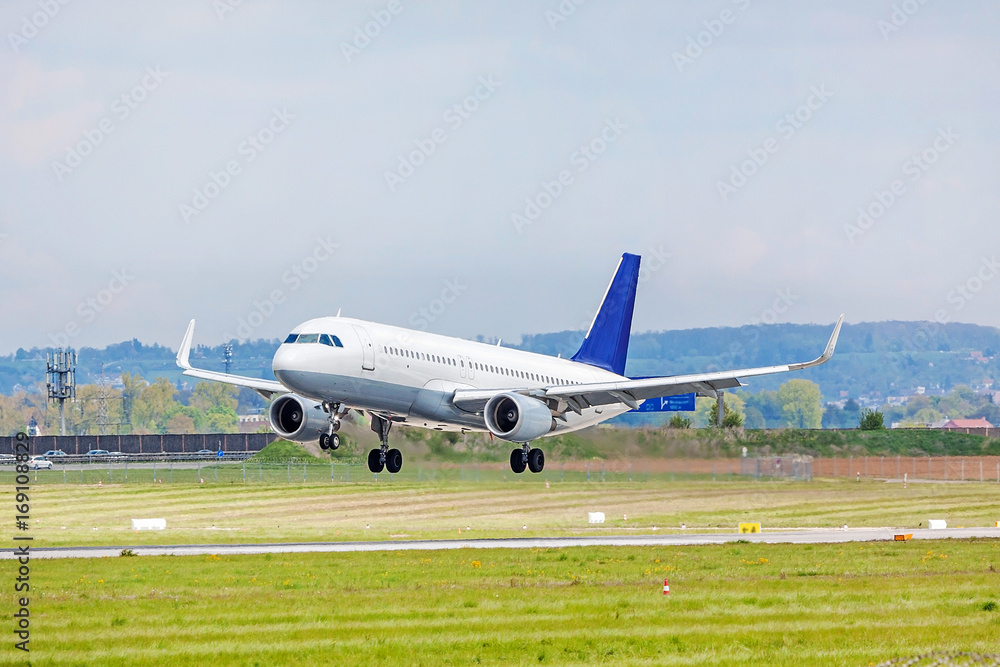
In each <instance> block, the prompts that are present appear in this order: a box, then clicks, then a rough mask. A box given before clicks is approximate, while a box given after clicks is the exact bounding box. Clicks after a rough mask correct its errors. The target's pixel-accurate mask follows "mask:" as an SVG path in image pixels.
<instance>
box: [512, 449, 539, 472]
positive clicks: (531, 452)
mask: <svg viewBox="0 0 1000 667" xmlns="http://www.w3.org/2000/svg"><path fill="white" fill-rule="evenodd" d="M525 468H527V469H528V470H530V471H531V472H542V470H543V469H544V468H545V453H544V452H543V451H542V450H540V449H537V448H534V449H533V448H530V447H529V445H528V443H526V442H525V443H524V444H522V445H521V448H520V449H514V450H511V452H510V469H511V470H513V471H514V472H516V473H517V474H521V473H522V472H524V469H525Z"/></svg>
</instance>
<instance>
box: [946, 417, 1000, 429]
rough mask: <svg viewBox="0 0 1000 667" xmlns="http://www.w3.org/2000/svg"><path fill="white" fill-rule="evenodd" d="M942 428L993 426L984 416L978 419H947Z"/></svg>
mask: <svg viewBox="0 0 1000 667" xmlns="http://www.w3.org/2000/svg"><path fill="white" fill-rule="evenodd" d="M941 428H943V429H948V430H951V429H958V428H960V429H966V428H993V424H991V423H989V422H988V421H986V418H985V417H980V418H979V419H949V420H948V421H946V422H945V423H944V426H942V427H941Z"/></svg>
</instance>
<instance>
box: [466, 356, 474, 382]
mask: <svg viewBox="0 0 1000 667" xmlns="http://www.w3.org/2000/svg"><path fill="white" fill-rule="evenodd" d="M465 363H467V364H469V379H470V380H471V379H473V378H474V377H476V365H475V364H474V363H472V357H466V358H465Z"/></svg>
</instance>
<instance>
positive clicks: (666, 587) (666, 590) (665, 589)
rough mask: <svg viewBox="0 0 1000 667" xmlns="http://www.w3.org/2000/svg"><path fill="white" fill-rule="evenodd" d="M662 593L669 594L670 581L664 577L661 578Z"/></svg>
mask: <svg viewBox="0 0 1000 667" xmlns="http://www.w3.org/2000/svg"><path fill="white" fill-rule="evenodd" d="M663 594H664V595H670V582H669V581H667V580H666V579H664V580H663Z"/></svg>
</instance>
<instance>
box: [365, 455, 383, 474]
mask: <svg viewBox="0 0 1000 667" xmlns="http://www.w3.org/2000/svg"><path fill="white" fill-rule="evenodd" d="M384 467H385V466H384V465H383V463H382V452H381V451H380V450H378V449H373V450H371V451H370V452H368V469H369V470H371V471H372V472H373V473H375V474H376V475H377V474H378V473H380V472H382V468H384Z"/></svg>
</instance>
